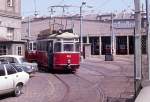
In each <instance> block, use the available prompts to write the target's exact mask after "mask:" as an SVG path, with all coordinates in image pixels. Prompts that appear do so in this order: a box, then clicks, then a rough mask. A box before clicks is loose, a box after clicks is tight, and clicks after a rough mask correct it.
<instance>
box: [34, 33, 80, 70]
mask: <svg viewBox="0 0 150 102" xmlns="http://www.w3.org/2000/svg"><path fill="white" fill-rule="evenodd" d="M36 59H37V63H38V64H39V65H40V66H42V67H44V68H46V70H66V69H69V70H71V71H73V72H75V71H76V69H78V68H79V65H80V52H79V36H78V35H76V34H74V33H69V32H62V33H56V34H51V35H48V36H45V37H44V36H39V37H38V39H37V52H36Z"/></svg>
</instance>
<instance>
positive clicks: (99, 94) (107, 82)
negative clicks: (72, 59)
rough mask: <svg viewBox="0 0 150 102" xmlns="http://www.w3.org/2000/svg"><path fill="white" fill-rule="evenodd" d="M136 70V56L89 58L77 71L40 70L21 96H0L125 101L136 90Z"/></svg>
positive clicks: (32, 101)
mask: <svg viewBox="0 0 150 102" xmlns="http://www.w3.org/2000/svg"><path fill="white" fill-rule="evenodd" d="M133 72H134V70H133V56H124V57H118V56H117V57H115V60H114V61H104V57H95V58H89V59H86V60H84V61H83V62H81V66H80V68H79V69H78V71H77V72H76V74H66V73H63V74H58V73H55V74H51V73H44V72H41V73H40V72H38V73H36V74H34V75H33V76H32V77H31V78H30V81H29V83H28V84H27V86H26V87H25V88H24V90H23V94H22V95H21V96H20V97H11V96H5V97H0V102H106V100H107V102H112V101H111V100H114V101H113V102H116V100H119V101H117V102H125V100H123V99H126V98H127V99H129V98H132V97H133V94H134V88H133V86H134V84H133ZM115 99H116V100H115Z"/></svg>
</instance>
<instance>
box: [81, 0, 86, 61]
mask: <svg viewBox="0 0 150 102" xmlns="http://www.w3.org/2000/svg"><path fill="white" fill-rule="evenodd" d="M84 5H86V2H82V5H81V6H80V53H81V61H82V60H83V35H82V33H83V32H82V29H83V28H82V27H83V16H82V7H83V6H84Z"/></svg>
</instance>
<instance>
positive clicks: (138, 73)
mask: <svg viewBox="0 0 150 102" xmlns="http://www.w3.org/2000/svg"><path fill="white" fill-rule="evenodd" d="M134 4H135V49H134V51H135V52H134V54H135V55H134V72H135V73H134V78H135V96H137V94H138V92H139V90H140V87H141V79H142V64H141V11H140V0H134Z"/></svg>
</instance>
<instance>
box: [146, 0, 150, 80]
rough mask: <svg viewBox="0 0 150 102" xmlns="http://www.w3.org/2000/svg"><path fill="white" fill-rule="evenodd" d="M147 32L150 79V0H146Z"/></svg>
mask: <svg viewBox="0 0 150 102" xmlns="http://www.w3.org/2000/svg"><path fill="white" fill-rule="evenodd" d="M146 23H147V26H146V33H147V56H148V57H147V58H148V80H150V46H148V45H150V26H149V24H150V18H149V0H146Z"/></svg>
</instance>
